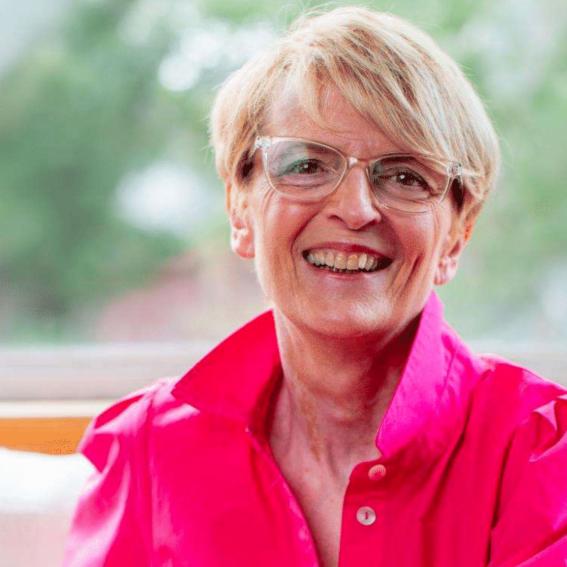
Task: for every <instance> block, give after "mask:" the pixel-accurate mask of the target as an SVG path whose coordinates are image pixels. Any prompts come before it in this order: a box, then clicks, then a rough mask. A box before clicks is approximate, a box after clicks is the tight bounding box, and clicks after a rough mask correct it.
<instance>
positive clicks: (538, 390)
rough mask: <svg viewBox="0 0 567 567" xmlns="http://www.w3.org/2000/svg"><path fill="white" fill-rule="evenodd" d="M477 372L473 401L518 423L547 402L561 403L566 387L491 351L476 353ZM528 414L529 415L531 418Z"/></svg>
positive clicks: (543, 406) (536, 412)
mask: <svg viewBox="0 0 567 567" xmlns="http://www.w3.org/2000/svg"><path fill="white" fill-rule="evenodd" d="M478 360H479V361H480V365H479V368H480V372H479V380H478V383H477V387H476V389H475V392H474V403H475V404H479V405H480V406H482V407H483V408H484V409H485V410H488V409H491V410H493V411H495V412H498V414H499V415H500V416H501V417H502V418H506V419H507V420H510V421H512V422H513V425H515V426H519V425H520V424H522V423H523V422H524V421H526V420H529V419H533V415H532V414H534V415H535V414H539V413H541V412H542V411H543V412H544V413H545V411H546V410H545V409H544V408H546V407H548V406H549V405H550V404H551V405H554V404H560V405H561V404H563V402H564V399H565V395H566V394H567V388H566V387H565V386H562V385H560V384H558V383H556V382H554V381H552V380H549V379H547V378H543V377H542V376H540V375H539V374H537V373H536V372H534V371H532V370H530V369H528V368H525V367H523V366H520V365H518V364H515V363H513V362H511V361H509V360H507V359H505V358H503V357H500V356H497V355H493V354H482V355H479V356H478ZM530 416H531V417H530Z"/></svg>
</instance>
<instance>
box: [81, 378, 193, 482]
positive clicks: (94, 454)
mask: <svg viewBox="0 0 567 567" xmlns="http://www.w3.org/2000/svg"><path fill="white" fill-rule="evenodd" d="M175 382H176V380H175V379H172V378H164V379H161V380H158V381H156V382H155V383H153V384H151V385H149V386H146V387H145V388H142V389H139V390H136V391H135V392H131V393H129V394H127V395H126V396H124V397H123V398H121V399H119V400H117V401H116V402H114V403H113V404H112V405H110V406H109V407H108V408H106V409H105V410H104V411H102V412H101V413H100V414H98V415H97V416H95V417H94V418H93V420H92V421H91V422H90V424H89V426H88V427H87V429H86V431H85V434H84V435H83V438H82V439H81V442H80V444H79V447H78V451H80V452H81V453H83V454H84V455H85V456H86V457H87V458H88V459H89V460H90V461H91V462H92V463H93V465H94V466H95V467H96V468H97V469H98V470H99V471H102V470H103V469H104V468H105V467H106V466H107V465H109V464H110V463H109V461H113V460H116V457H117V456H118V453H129V456H130V458H132V457H134V456H135V454H136V453H137V452H139V451H142V450H143V449H144V447H145V446H147V442H148V437H149V436H150V435H151V434H152V429H153V426H154V423H155V422H156V421H157V422H160V421H162V422H163V420H164V417H167V416H169V415H170V414H174V415H176V416H177V418H180V417H181V415H184V416H185V415H191V414H192V413H194V410H192V408H191V407H190V406H187V405H186V404H185V406H186V408H184V409H183V410H182V412H181V414H180V413H177V414H176V413H175V411H174V410H175V409H176V408H178V407H179V406H180V405H181V404H180V402H178V401H177V400H176V399H175V398H174V397H173V395H172V393H171V392H172V389H173V386H174V384H175Z"/></svg>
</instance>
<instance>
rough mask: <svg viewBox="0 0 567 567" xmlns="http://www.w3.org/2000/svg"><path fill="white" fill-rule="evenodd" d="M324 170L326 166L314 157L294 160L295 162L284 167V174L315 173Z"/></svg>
mask: <svg viewBox="0 0 567 567" xmlns="http://www.w3.org/2000/svg"><path fill="white" fill-rule="evenodd" d="M323 171H325V168H324V167H323V165H322V164H321V163H320V162H319V161H317V160H313V159H302V160H297V161H294V162H293V163H290V164H289V165H287V166H286V167H285V168H284V170H283V172H282V175H287V174H290V173H297V174H304V175H305V174H307V175H313V174H315V173H321V172H323Z"/></svg>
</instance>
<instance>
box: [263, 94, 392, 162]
mask: <svg viewBox="0 0 567 567" xmlns="http://www.w3.org/2000/svg"><path fill="white" fill-rule="evenodd" d="M320 114H321V115H320V116H311V115H310V114H309V113H308V112H307V110H306V109H305V106H304V105H303V104H302V102H301V98H300V97H299V96H298V93H297V92H296V91H295V90H294V89H293V88H290V87H287V88H284V89H282V90H281V91H280V92H279V93H278V94H277V95H276V96H275V98H274V100H273V101H272V103H271V105H270V107H269V109H268V112H267V115H266V122H265V125H264V129H263V134H265V135H268V136H289V137H297V138H307V139H310V140H315V141H318V142H323V143H325V144H329V145H330V146H334V147H336V148H338V149H340V150H342V151H343V152H345V153H346V154H348V155H353V156H356V157H360V158H364V157H372V156H377V155H380V154H384V153H393V152H399V151H401V149H400V147H399V146H397V145H396V144H395V143H393V142H392V141H390V140H389V139H388V138H387V137H386V135H385V134H384V133H383V132H382V131H381V130H380V129H379V128H378V127H377V126H376V125H375V124H374V123H373V122H372V121H371V120H369V119H368V118H366V117H364V116H363V115H362V114H361V113H359V112H358V111H357V110H356V109H355V108H354V107H353V106H352V105H351V104H350V103H349V102H348V101H347V100H346V99H345V98H344V97H343V96H342V95H341V94H340V93H339V92H338V91H337V90H336V89H332V88H327V89H324V90H323V91H322V97H321V102H320Z"/></svg>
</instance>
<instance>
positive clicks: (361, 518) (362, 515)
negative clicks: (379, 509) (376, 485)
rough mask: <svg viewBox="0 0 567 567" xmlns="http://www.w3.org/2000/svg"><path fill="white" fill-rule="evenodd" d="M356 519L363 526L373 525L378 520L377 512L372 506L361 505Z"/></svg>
mask: <svg viewBox="0 0 567 567" xmlns="http://www.w3.org/2000/svg"><path fill="white" fill-rule="evenodd" d="M356 519H357V520H358V522H359V523H360V524H362V525H363V526H371V525H372V524H373V523H374V522H375V521H376V512H375V511H374V510H373V509H372V508H371V507H370V506H361V507H360V508H359V509H358V510H357V511H356Z"/></svg>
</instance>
